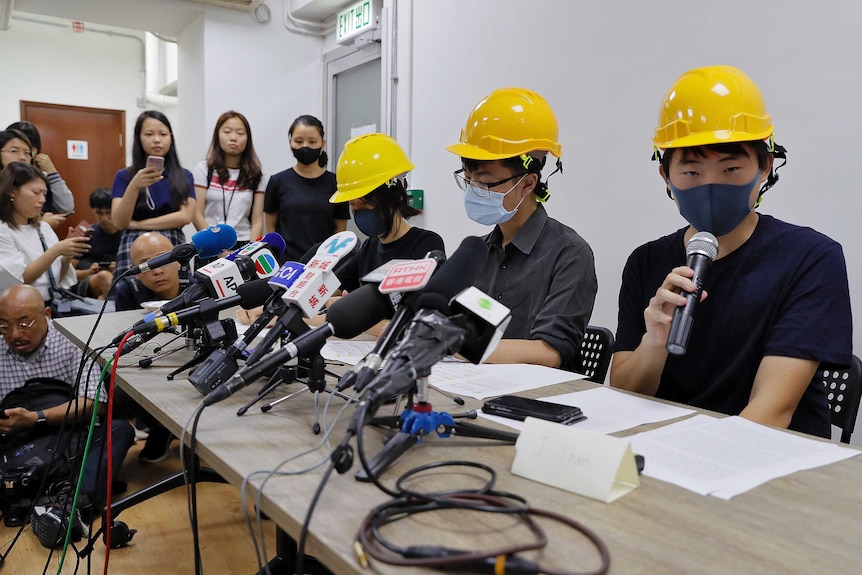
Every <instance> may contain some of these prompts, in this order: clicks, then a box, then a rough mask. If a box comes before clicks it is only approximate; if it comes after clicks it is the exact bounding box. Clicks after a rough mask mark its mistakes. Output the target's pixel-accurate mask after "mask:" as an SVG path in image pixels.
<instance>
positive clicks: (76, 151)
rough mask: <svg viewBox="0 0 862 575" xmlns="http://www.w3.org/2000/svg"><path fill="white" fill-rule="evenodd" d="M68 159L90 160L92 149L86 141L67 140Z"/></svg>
mask: <svg viewBox="0 0 862 575" xmlns="http://www.w3.org/2000/svg"><path fill="white" fill-rule="evenodd" d="M66 158H68V159H70V160H88V159H90V147H89V146H88V145H87V141H86V140H66Z"/></svg>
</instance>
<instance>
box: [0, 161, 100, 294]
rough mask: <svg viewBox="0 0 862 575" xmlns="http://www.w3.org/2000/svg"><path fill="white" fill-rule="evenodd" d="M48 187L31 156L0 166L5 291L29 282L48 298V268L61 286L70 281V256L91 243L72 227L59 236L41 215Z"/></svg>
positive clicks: (0, 285) (0, 259)
mask: <svg viewBox="0 0 862 575" xmlns="http://www.w3.org/2000/svg"><path fill="white" fill-rule="evenodd" d="M47 193H48V179H47V178H46V177H45V176H44V174H42V171H41V170H40V169H39V168H37V167H36V166H33V165H32V164H30V163H29V162H10V163H8V164H6V167H5V168H3V171H2V172H0V291H3V290H5V289H7V288H9V287H11V286H12V285H15V284H20V283H25V284H30V285H32V286H33V287H35V288H36V289H38V290H39V292H40V293H41V294H42V298H43V299H44V300H45V301H46V302H48V301H49V300H50V298H51V294H50V287H51V279H50V275H49V274H53V276H54V281H55V282H56V284H57V285H58V286H59V287H65V288H68V287H71V286H72V285H74V284H75V282H76V281H77V278H76V276H75V272H74V270H73V269H72V267H71V266H70V262H71V260H72V258H73V257H79V256H80V255H81V254H84V253H86V252H87V250H89V249H90V244H89V240H88V238H86V237H84V236H82V235H80V234H78V235H73V233H72V230H71V229H70V230H69V231H70V234H69V237H67V238H66V239H65V240H60V239H59V238H57V234H55V233H54V230H53V229H51V226H50V225H49V224H48V223H47V222H43V221H41V220H40V217H41V215H42V206H43V205H44V204H45V195H46V194H47Z"/></svg>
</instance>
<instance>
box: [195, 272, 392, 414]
mask: <svg viewBox="0 0 862 575" xmlns="http://www.w3.org/2000/svg"><path fill="white" fill-rule="evenodd" d="M379 296H380V294H379V292H378V291H377V287H376V286H374V285H370V284H369V285H365V286H362V287H361V288H359V289H358V290H355V291H352V292H350V293H349V294H347V295H346V296H344V297H342V298H341V299H340V300H338V301H337V302H335V303H334V304H332V306H331V307H330V308H329V310H328V311H327V314H326V319H327V321H326V323H324V324H323V325H321V326H318V327H316V328H314V329H312V330H310V331H308V332H306V333H304V334H302V335H301V336H299V337H297V338H295V339H293V340H291V341H290V342H288V343H287V344H286V345H284V346H283V347H281V348H280V349H278V350H277V351H274V352H272V353H270V354H269V355H267V356H265V357H264V358H263V359H261V360H259V361H257V362H256V363H255V364H254V365H251V366H248V365H247V366H246V367H245V369H243V370H242V371H240V372H238V373H236V374H234V375H233V376H232V377H231V378H230V379H228V380H227V381H226V382H225V383H223V384H221V385H220V386H218V387H216V388H215V389H214V390H212V391H211V392H210V393H209V394H208V395H207V396H206V397H205V398H204V405H212V404H213V403H217V402H219V401H221V400H223V399H225V398H227V397H229V396H231V395H233V394H234V393H236V392H237V391H238V390H240V389H242V388H243V387H245V386H246V385H248V384H249V383H251V382H252V381H254V380H255V379H257V378H258V377H260V376H262V375H263V374H264V373H266V372H268V371H269V370H271V369H272V368H274V367H277V366H279V365H281V364H283V363H285V362H287V361H289V360H291V359H294V358H296V357H299V356H305V355H308V354H309V353H312V352H317V351H319V350H320V348H321V347H322V346H323V344H324V343H326V340H327V338H329V337H330V336H335V337H339V338H343V339H351V338H354V337H356V336H357V335H359V334H360V333H362V332H363V331H365V330H367V329H368V328H370V327H371V326H373V325H374V324H376V323H377V322H379V321H380V319H381V317H384V316H385V315H386V314H387V313H388V312H389V307H388V304H387V303H386V301H385V299H381V298H380V297H379Z"/></svg>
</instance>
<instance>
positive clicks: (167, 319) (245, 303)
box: [132, 280, 272, 333]
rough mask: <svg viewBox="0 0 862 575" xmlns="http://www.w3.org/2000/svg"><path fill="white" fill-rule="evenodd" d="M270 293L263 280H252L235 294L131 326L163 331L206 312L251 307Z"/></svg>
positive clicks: (142, 329) (140, 331) (144, 331)
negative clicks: (238, 306) (140, 324)
mask: <svg viewBox="0 0 862 575" xmlns="http://www.w3.org/2000/svg"><path fill="white" fill-rule="evenodd" d="M271 293H272V289H271V288H270V287H269V286H268V285H267V283H266V282H265V281H264V280H254V281H250V282H247V283H244V284H242V285H241V286H239V288H238V289H237V293H236V295H232V296H228V297H225V298H221V299H216V300H212V299H205V300H203V301H202V302H201V303H200V304H198V305H195V306H192V307H190V308H187V309H184V310H181V311H178V312H171V313H168V314H166V315H163V316H161V317H157V318H156V319H155V320H153V321H148V322H146V323H144V325H142V326H137V327H134V328H132V331H134V332H135V333H150V332H153V331H155V332H160V331H164V330H165V329H167V328H168V327H170V326H173V325H179V324H181V323H187V322H188V321H189V320H192V319H195V318H198V317H201V316H203V315H206V314H208V313H218V312H220V311H222V310H225V309H228V308H231V307H234V306H237V305H240V306H242V307H243V308H246V309H248V308H252V307H257V306H259V305H262V304H263V302H265V301H266V298H267V297H269V294H271Z"/></svg>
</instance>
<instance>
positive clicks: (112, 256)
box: [78, 224, 123, 270]
mask: <svg viewBox="0 0 862 575" xmlns="http://www.w3.org/2000/svg"><path fill="white" fill-rule="evenodd" d="M122 233H123V232H121V231H119V230H117V231H116V232H114V233H113V234H109V233H108V232H106V231H105V230H103V229H102V228H101V226H99V224H96V225H94V226H93V237H92V238H90V251H88V252H87V253H85V254H84V255H82V256H81V257H80V258H78V269H79V270H85V269H87V268H89V267H90V266H91V265H93V263H94V262H113V261H116V259H117V252H119V251H120V236H121V235H122Z"/></svg>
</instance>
